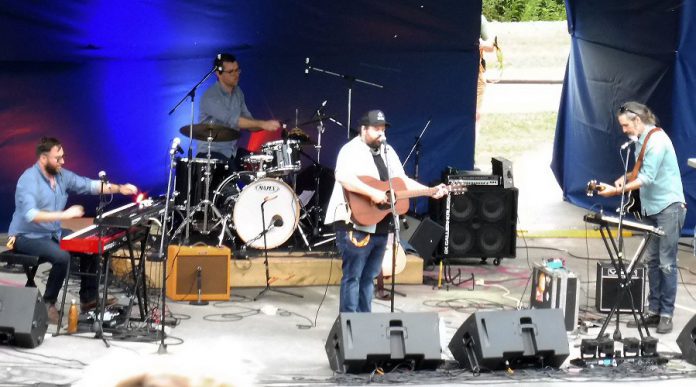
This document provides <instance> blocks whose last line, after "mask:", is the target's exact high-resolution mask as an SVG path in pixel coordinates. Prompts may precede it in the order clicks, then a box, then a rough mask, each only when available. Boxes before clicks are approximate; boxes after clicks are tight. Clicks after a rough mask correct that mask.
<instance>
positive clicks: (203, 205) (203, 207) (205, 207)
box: [172, 135, 233, 240]
mask: <svg viewBox="0 0 696 387" xmlns="http://www.w3.org/2000/svg"><path fill="white" fill-rule="evenodd" d="M212 142H213V137H212V136H210V135H209V136H208V139H207V143H208V146H207V147H208V153H207V154H206V165H205V173H204V176H205V177H204V180H205V191H204V196H203V200H201V202H200V203H198V204H197V205H196V207H195V208H193V209H191V207H190V206H191V203H190V201H191V184H190V182H191V167H192V165H193V159H189V165H188V169H189V185H188V189H187V190H186V191H187V201H186V211H187V216H186V218H184V220H183V221H182V223H181V225H179V228H177V229H176V231H174V235H172V238H174V237H175V236H176V235H178V234H179V233H180V232H181V230H182V229H183V228H184V227H186V234H185V235H186V239H187V240H188V235H189V234H188V231H189V230H188V228H189V225H190V224H191V223H193V217H194V215H195V214H196V213H198V212H199V211H202V212H203V229H202V230H199V232H200V233H201V234H203V235H208V234H210V232H211V231H212V230H213V229H215V228H216V227H217V226H218V225H220V224H221V223H224V221H223V218H224V217H223V216H222V213H221V212H220V210H219V209H218V208H217V207H215V204H214V203H213V202H212V201H210V181H211V180H212V171H211V162H210V160H211V154H210V147H211V144H212ZM189 150H190V149H189ZM209 210H210V211H212V212H213V216H214V219H219V220H218V221H217V222H216V223H215V224H214V225H213V226H211V227H210V229H209V228H208V211H209ZM223 232H227V234H228V237H230V238H233V237H232V234H231V233H230V232H229V230H227V228H226V227H223Z"/></svg>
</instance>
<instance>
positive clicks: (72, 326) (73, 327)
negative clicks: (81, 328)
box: [68, 299, 78, 333]
mask: <svg viewBox="0 0 696 387" xmlns="http://www.w3.org/2000/svg"><path fill="white" fill-rule="evenodd" d="M77 317H78V313H77V304H76V303H75V299H73V300H72V302H71V303H70V311H69V312H68V333H76V332H77Z"/></svg>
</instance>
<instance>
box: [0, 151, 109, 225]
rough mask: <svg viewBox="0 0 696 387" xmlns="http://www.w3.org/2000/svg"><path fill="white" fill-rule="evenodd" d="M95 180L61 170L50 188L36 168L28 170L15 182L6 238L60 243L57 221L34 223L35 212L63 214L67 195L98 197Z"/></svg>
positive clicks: (35, 166) (97, 185)
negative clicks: (23, 237) (51, 240)
mask: <svg viewBox="0 0 696 387" xmlns="http://www.w3.org/2000/svg"><path fill="white" fill-rule="evenodd" d="M100 183H101V182H100V181H99V180H91V179H88V178H86V177H82V176H79V175H76V174H75V173H74V172H71V171H69V170H67V169H65V168H62V169H61V171H60V172H59V173H58V174H57V175H56V187H55V189H54V188H51V182H50V181H49V180H48V178H47V177H46V176H44V174H43V173H41V169H40V168H39V164H38V163H36V164H34V165H33V166H32V167H30V168H28V169H27V170H26V171H24V173H22V176H20V177H19V181H18V182H17V189H16V191H15V211H14V214H13V215H12V221H11V222H10V228H9V231H8V235H10V236H13V235H23V236H25V237H27V238H46V237H54V238H56V239H60V237H61V235H60V221H54V222H41V223H35V222H34V218H35V217H36V214H37V213H38V212H39V211H63V210H64V209H65V205H66V203H67V202H68V191H69V192H74V193H78V194H88V193H92V194H97V193H99V188H100V187H99V186H100Z"/></svg>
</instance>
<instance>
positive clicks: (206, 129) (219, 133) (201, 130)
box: [179, 122, 239, 142]
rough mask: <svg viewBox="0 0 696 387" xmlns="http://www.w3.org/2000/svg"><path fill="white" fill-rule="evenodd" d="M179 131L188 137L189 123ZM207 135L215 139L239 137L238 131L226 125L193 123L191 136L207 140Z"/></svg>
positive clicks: (230, 139)
mask: <svg viewBox="0 0 696 387" xmlns="http://www.w3.org/2000/svg"><path fill="white" fill-rule="evenodd" d="M179 132H181V134H183V135H184V136H186V137H188V136H189V132H190V127H189V125H186V126H182V127H181V129H179ZM208 137H212V138H213V142H215V141H232V140H236V139H238V138H239V131H237V130H234V129H232V128H230V127H228V126H224V125H220V124H211V123H205V122H204V123H201V124H195V125H193V138H194V139H195V140H200V141H208Z"/></svg>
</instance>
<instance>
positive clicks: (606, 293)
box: [595, 261, 645, 313]
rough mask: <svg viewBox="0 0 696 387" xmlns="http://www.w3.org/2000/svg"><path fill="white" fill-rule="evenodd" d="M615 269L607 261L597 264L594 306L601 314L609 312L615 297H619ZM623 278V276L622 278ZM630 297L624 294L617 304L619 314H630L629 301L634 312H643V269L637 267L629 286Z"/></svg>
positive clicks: (619, 281) (619, 291)
mask: <svg viewBox="0 0 696 387" xmlns="http://www.w3.org/2000/svg"><path fill="white" fill-rule="evenodd" d="M617 274H618V273H617V272H616V269H615V268H614V266H613V265H612V264H611V262H609V261H602V262H597V284H596V292H595V306H596V307H597V310H598V311H600V312H603V313H609V312H611V309H612V308H613V307H614V304H615V303H616V299H617V297H619V296H620V295H621V286H620V285H621V280H620V279H619V276H618V275H617ZM622 277H623V276H622ZM629 289H630V290H631V295H632V296H633V299H632V300H631V297H629V294H628V292H625V293H624V295H623V298H622V299H621V301H620V302H619V308H618V311H619V312H631V301H633V309H635V311H636V312H641V313H642V312H643V300H645V268H644V267H642V266H640V267H637V268H636V269H635V270H634V272H633V276H632V277H631V282H630V284H629Z"/></svg>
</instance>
